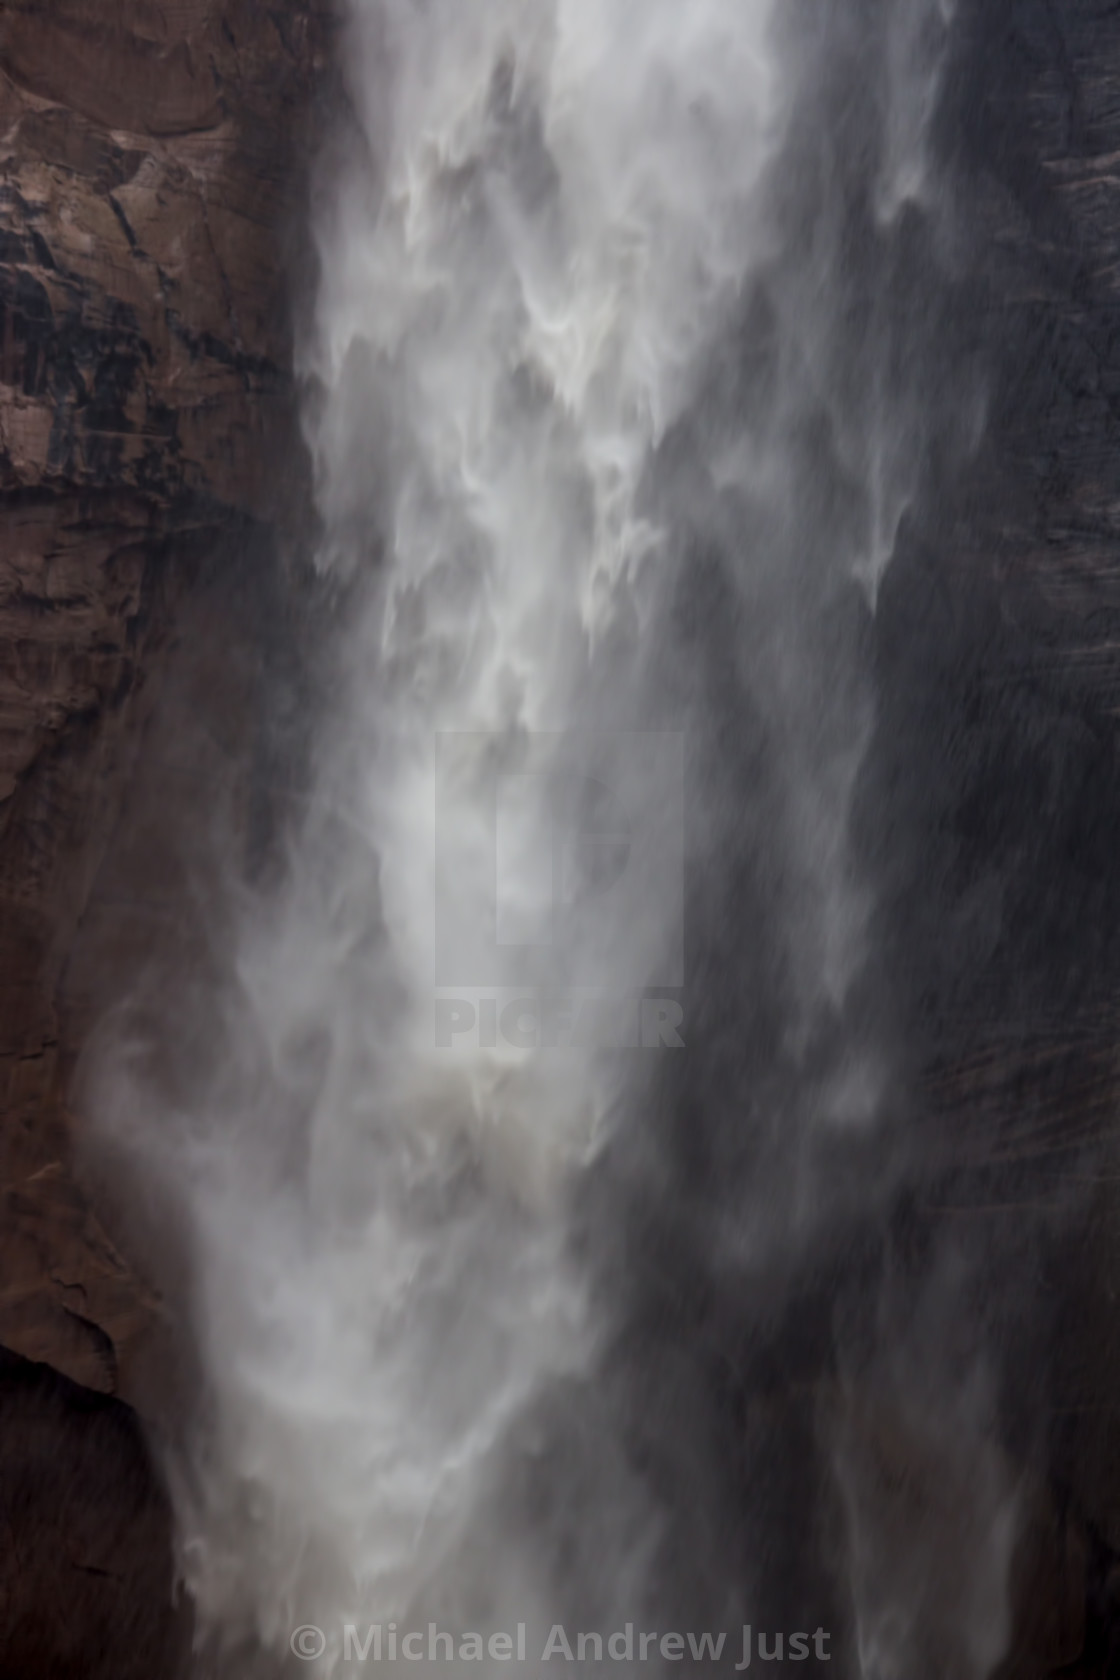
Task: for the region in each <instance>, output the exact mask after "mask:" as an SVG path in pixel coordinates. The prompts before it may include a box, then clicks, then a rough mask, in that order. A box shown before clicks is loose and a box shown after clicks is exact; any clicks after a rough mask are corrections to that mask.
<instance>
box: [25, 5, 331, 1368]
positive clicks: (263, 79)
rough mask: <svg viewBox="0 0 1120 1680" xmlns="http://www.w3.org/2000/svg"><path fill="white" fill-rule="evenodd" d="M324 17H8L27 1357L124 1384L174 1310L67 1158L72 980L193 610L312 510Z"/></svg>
mask: <svg viewBox="0 0 1120 1680" xmlns="http://www.w3.org/2000/svg"><path fill="white" fill-rule="evenodd" d="M324 29H325V19H324V14H323V12H322V10H321V9H320V10H316V9H315V8H314V7H313V6H312V5H304V4H299V5H293V6H284V7H266V6H262V5H259V4H256V3H255V0H185V3H182V4H177V5H176V6H174V7H166V6H162V5H158V4H154V3H152V0H114V3H111V4H106V5H103V6H98V7H95V8H91V7H90V6H89V5H88V4H86V3H85V0H5V3H4V4H3V5H2V6H0V1209H2V1212H0V1344H3V1345H6V1346H8V1347H9V1348H12V1349H15V1350H16V1351H17V1352H19V1353H22V1354H25V1355H27V1356H28V1357H30V1358H33V1359H37V1360H46V1361H49V1362H50V1363H51V1364H52V1365H54V1366H55V1367H56V1368H57V1369H58V1370H60V1371H62V1372H65V1373H66V1374H67V1375H68V1376H71V1377H73V1378H75V1379H77V1380H79V1381H81V1382H82V1383H84V1384H86V1385H88V1386H91V1387H94V1388H100V1389H106V1390H112V1389H113V1388H114V1387H115V1386H116V1381H117V1377H116V1369H117V1363H118V1358H119V1355H120V1353H121V1351H122V1350H126V1349H127V1347H128V1346H129V1344H130V1340H131V1338H132V1337H133V1336H134V1335H135V1333H136V1332H137V1331H138V1330H139V1329H140V1328H141V1327H142V1325H143V1323H144V1322H145V1320H146V1317H147V1315H148V1313H149V1311H150V1307H151V1303H150V1301H149V1300H148V1299H147V1297H146V1295H145V1291H144V1290H143V1289H142V1288H141V1287H140V1286H139V1284H138V1283H137V1282H136V1280H135V1279H134V1278H133V1277H132V1276H131V1275H130V1274H129V1272H128V1271H127V1269H126V1268H125V1267H124V1265H123V1264H122V1262H121V1260H120V1258H119V1256H118V1255H117V1254H116V1253H115V1252H114V1249H113V1246H112V1244H111V1243H110V1242H109V1240H108V1239H107V1238H106V1236H105V1234H104V1232H103V1231H102V1230H101V1229H100V1227H99V1225H98V1223H97V1220H96V1219H95V1218H94V1217H93V1215H92V1214H91V1212H90V1210H89V1209H88V1207H87V1206H86V1205H85V1203H84V1201H83V1198H82V1196H81V1195H80V1194H79V1192H78V1190H77V1189H76V1188H75V1184H74V1181H73V1177H72V1175H71V1173H70V1170H69V1166H68V1158H69V1140H68V1117H67V1111H66V1106H65V1100H64V1096H63V1092H62V1089H61V1071H62V1070H61V1068H60V1050H62V1051H64V1050H65V1046H64V1045H62V1044H60V1022H59V1011H58V1005H57V993H58V984H59V977H60V973H61V970H62V966H63V963H64V961H65V957H66V953H67V950H68V948H69V946H70V943H71V941H72V938H73V934H74V930H75V928H76V926H77V924H78V922H79V920H80V918H81V916H82V914H83V910H84V907H85V903H86V898H87V894H88V891H89V886H90V882H91V880H92V879H93V877H94V875H95V873H96V870H97V867H98V863H99V860H100V857H101V854H102V852H103V849H104V846H105V843H106V841H107V838H108V836H109V834H110V832H111V830H112V827H113V824H114V820H115V816H116V812H117V808H118V802H119V795H120V791H121V788H122V786H123V784H124V783H125V781H126V780H127V778H128V775H129V766H130V762H131V759H132V756H133V753H134V750H135V747H136V743H137V741H138V739H139V737H140V734H141V731H142V728H143V722H144V716H145V705H146V699H145V695H146V691H150V690H151V689H152V687H153V679H154V676H155V673H156V671H157V669H158V667H159V662H160V659H161V655H162V652H163V651H164V650H165V649H166V648H167V646H168V644H169V641H170V640H172V639H173V638H174V636H175V634H176V626H177V623H178V617H177V615H178V609H179V606H180V604H181V603H182V602H183V600H184V599H185V597H186V596H187V595H189V593H190V591H191V590H192V588H193V586H194V584H195V583H196V581H197V579H198V578H199V576H200V575H202V574H204V573H205V572H206V569H207V568H208V567H209V568H213V567H214V566H215V565H218V564H222V563H225V564H227V565H234V564H236V562H237V559H238V557H239V555H240V554H241V553H242V552H243V551H244V550H245V549H246V548H248V547H251V546H253V545H254V544H255V545H256V546H257V547H258V548H259V546H260V544H261V542H262V540H263V541H268V540H270V538H269V533H271V532H274V531H275V530H276V529H277V528H286V527H287V526H288V525H289V523H290V520H291V518H292V513H293V507H294V506H295V503H294V501H293V502H292V503H289V504H288V505H287V506H286V505H285V504H284V501H283V499H282V498H283V495H284V487H285V486H286V485H288V486H290V485H292V484H293V483H298V465H299V458H298V453H297V451H296V449H295V445H294V431H295V428H294V407H293V393H292V375H291V354H290V327H289V316H288V303H287V300H288V289H287V288H288V283H289V280H290V269H291V261H290V259H291V249H290V245H289V241H290V239H291V236H292V232H293V229H294V228H295V227H296V226H297V224H298V222H299V219H300V217H299V206H300V204H301V194H302V192H303V191H304V186H305V180H306V175H305V166H306V163H307V160H308V157H309V155H310V152H311V149H312V143H311V137H310V123H311V120H312V117H311V103H310V102H311V95H312V88H313V86H314V81H315V76H316V71H317V68H318V65H319V63H320V62H321V57H322V52H323V42H324ZM293 465H294V466H295V467H296V469H297V470H296V471H295V473H293V471H292V470H291V469H292V467H293ZM64 1059H65V1057H64V1056H63V1060H64Z"/></svg>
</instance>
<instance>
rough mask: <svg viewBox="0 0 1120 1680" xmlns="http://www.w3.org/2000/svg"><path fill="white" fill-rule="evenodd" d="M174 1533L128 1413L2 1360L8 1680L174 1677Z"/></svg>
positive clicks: (183, 1639)
mask: <svg viewBox="0 0 1120 1680" xmlns="http://www.w3.org/2000/svg"><path fill="white" fill-rule="evenodd" d="M168 1523H169V1513H168V1509H167V1501H166V1498H165V1496H164V1494H163V1492H162V1490H161V1489H160V1486H159V1483H158V1481H157V1479H156V1477H155V1475H154V1473H153V1470H152V1466H151V1463H150V1460H149V1456H148V1452H147V1449H146V1447H145V1445H144V1442H143V1439H142V1437H141V1434H140V1429H139V1426H138V1424H137V1420H136V1418H135V1416H134V1415H133V1413H132V1412H130V1411H129V1409H128V1407H126V1406H123V1405H121V1404H120V1402H119V1401H116V1400H113V1399H111V1398H110V1397H108V1396H106V1395H100V1394H91V1393H90V1392H89V1390H88V1389H84V1388H80V1387H79V1386H78V1385H77V1384H76V1383H71V1382H68V1381H67V1380H66V1379H65V1378H64V1377H59V1376H56V1374H55V1373H54V1372H53V1371H51V1370H49V1369H48V1368H47V1367H45V1366H43V1365H32V1364H30V1363H28V1362H27V1361H26V1360H22V1359H17V1358H16V1357H15V1356H14V1355H12V1354H6V1353H4V1352H3V1351H0V1529H2V1531H3V1534H4V1545H3V1548H2V1549H0V1675H3V1676H4V1680H16V1677H17V1676H18V1677H20V1680H34V1677H35V1676H38V1675H44V1676H46V1675H49V1676H51V1680H153V1677H158V1680H172V1676H173V1675H174V1674H175V1673H177V1672H178V1671H179V1659H180V1657H181V1656H183V1655H184V1654H185V1648H186V1644H187V1636H188V1634H189V1623H188V1620H187V1617H186V1613H185V1611H184V1610H182V1609H181V1608H176V1605H175V1603H174V1600H173V1595H172V1578H171V1555H170V1550H169V1548H168V1545H167V1530H168Z"/></svg>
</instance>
